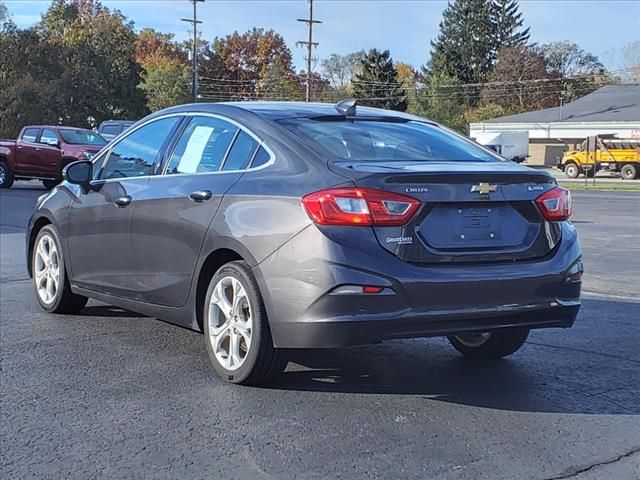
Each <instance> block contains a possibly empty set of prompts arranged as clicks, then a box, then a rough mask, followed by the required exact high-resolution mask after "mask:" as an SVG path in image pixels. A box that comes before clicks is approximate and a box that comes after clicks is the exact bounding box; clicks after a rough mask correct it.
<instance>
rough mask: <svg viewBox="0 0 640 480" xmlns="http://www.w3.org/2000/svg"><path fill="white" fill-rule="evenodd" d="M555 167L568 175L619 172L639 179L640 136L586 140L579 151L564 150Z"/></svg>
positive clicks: (630, 177) (629, 177)
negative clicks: (634, 137)
mask: <svg viewBox="0 0 640 480" xmlns="http://www.w3.org/2000/svg"><path fill="white" fill-rule="evenodd" d="M589 143H590V144H591V145H589ZM589 146H590V147H591V148H588V147H589ZM558 168H560V170H563V171H564V173H565V175H566V176H567V177H568V178H577V177H578V176H579V175H580V174H585V175H587V174H588V175H593V174H594V173H595V172H598V171H599V170H609V171H613V172H620V176H621V177H622V179H623V180H633V179H634V178H640V139H638V140H636V139H619V138H600V137H595V138H594V139H587V140H585V141H584V142H582V144H581V145H580V148H579V149H578V150H569V151H568V152H565V154H564V156H563V157H562V161H561V162H560V164H559V165H558Z"/></svg>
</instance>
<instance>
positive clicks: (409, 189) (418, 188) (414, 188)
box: [404, 187, 429, 193]
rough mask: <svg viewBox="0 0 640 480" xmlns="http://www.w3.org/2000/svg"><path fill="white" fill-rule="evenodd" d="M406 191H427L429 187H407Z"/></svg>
mask: <svg viewBox="0 0 640 480" xmlns="http://www.w3.org/2000/svg"><path fill="white" fill-rule="evenodd" d="M404 191H405V192H406V193H426V192H428V191H429V189H428V188H427V187H407V188H405V189H404Z"/></svg>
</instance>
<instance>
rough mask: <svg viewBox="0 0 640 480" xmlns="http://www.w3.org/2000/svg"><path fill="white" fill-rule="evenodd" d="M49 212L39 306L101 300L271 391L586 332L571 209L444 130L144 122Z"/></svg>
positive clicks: (325, 122) (358, 116) (272, 114)
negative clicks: (405, 357) (531, 336)
mask: <svg viewBox="0 0 640 480" xmlns="http://www.w3.org/2000/svg"><path fill="white" fill-rule="evenodd" d="M64 177H65V181H64V182H63V183H62V184H61V185H59V186H58V187H56V189H55V190H53V191H52V192H50V193H48V194H46V195H44V196H43V197H41V198H40V199H39V200H38V204H37V208H36V211H35V213H34V214H33V217H32V218H31V220H30V223H29V228H28V232H27V238H26V240H27V255H28V268H29V273H30V274H31V276H32V278H33V284H34V286H35V293H36V297H37V299H38V302H39V303H40V305H41V306H42V308H44V309H45V310H47V311H49V312H52V313H76V312H80V311H81V310H82V308H83V307H84V306H85V305H86V303H87V299H88V298H94V299H97V300H99V301H102V302H106V303H109V304H113V305H117V306H119V307H122V308H125V309H129V310H132V311H136V312H139V313H141V314H144V315H148V316H152V317H157V318H161V319H164V320H167V321H169V322H173V323H176V324H179V325H182V326H184V327H188V328H192V329H194V330H197V331H201V332H203V333H204V340H205V344H206V347H207V350H208V353H209V356H210V359H211V363H212V365H213V367H214V369H215V370H216V371H217V372H218V373H219V374H220V375H221V376H222V377H223V378H224V379H225V380H227V381H230V382H234V383H243V384H258V383H263V382H266V381H268V380H269V379H270V378H272V377H273V375H275V374H277V373H279V372H280V371H282V369H283V368H284V366H285V364H286V356H285V352H286V351H287V349H292V348H321V347H322V348H327V347H346V346H352V345H361V344H369V343H375V342H380V341H383V340H387V339H397V338H413V337H427V336H447V337H448V338H449V341H450V343H451V344H452V345H453V347H454V348H455V349H456V350H458V351H459V352H460V353H462V354H463V355H465V356H466V357H470V358H478V359H482V358H497V357H503V356H506V355H509V354H511V353H513V352H515V351H516V350H518V349H519V348H520V347H521V346H522V345H523V343H524V342H525V340H526V338H527V335H528V332H529V330H530V329H532V328H545V327H570V326H571V325H572V324H573V322H574V320H575V318H576V315H577V313H578V309H579V306H580V300H579V297H580V282H581V276H582V262H581V256H580V247H579V244H578V238H577V236H576V231H575V229H574V227H573V226H572V224H571V223H570V222H569V217H570V215H571V196H570V194H569V192H568V191H567V190H565V189H563V188H560V187H558V186H557V184H556V182H555V180H554V179H553V178H552V177H551V176H549V175H548V174H547V173H545V172H542V171H538V170H534V169H531V168H527V167H524V166H521V165H518V164H516V163H513V162H511V161H507V160H504V159H503V158H501V157H499V156H497V155H496V154H495V153H493V152H492V151H490V150H487V149H485V148H484V147H481V146H479V145H477V144H475V143H473V142H471V141H469V140H467V139H466V138H464V137H462V136H461V135H458V134H457V133H454V132H453V131H450V130H448V129H446V128H444V127H442V126H440V125H438V124H436V123H433V122H430V121H428V120H425V119H422V118H419V117H415V116H411V115H407V114H403V113H398V112H391V111H385V110H378V109H372V108H365V107H359V106H356V103H355V101H350V100H345V101H342V102H339V103H338V104H336V105H331V104H308V103H283V102H279V103H273V102H246V103H244V102H243V103H226V104H194V105H183V106H179V107H175V108H170V109H168V110H163V111H161V112H157V113H155V114H153V115H150V116H148V117H146V118H145V119H143V120H141V121H140V122H138V123H137V124H136V125H134V126H133V127H131V128H130V129H129V130H127V131H126V132H125V133H123V134H122V135H120V136H119V137H117V138H116V139H114V140H113V141H112V142H111V143H110V144H109V145H107V146H106V147H105V148H104V149H103V150H102V151H101V152H100V153H99V154H98V155H96V157H95V158H94V159H93V160H91V161H79V162H75V163H73V164H70V165H68V166H67V167H66V169H65V172H64Z"/></svg>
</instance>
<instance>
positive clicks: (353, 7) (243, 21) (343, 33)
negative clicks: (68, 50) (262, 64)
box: [0, 0, 640, 69]
mask: <svg viewBox="0 0 640 480" xmlns="http://www.w3.org/2000/svg"><path fill="white" fill-rule="evenodd" d="M0 1H2V2H4V3H5V5H6V6H7V8H8V10H9V13H10V14H11V15H12V17H13V20H14V21H15V22H16V23H17V24H18V26H19V27H28V26H30V25H33V24H34V23H36V22H38V21H39V20H40V15H41V14H42V13H43V12H44V11H46V9H47V7H48V6H49V4H50V2H49V1H44V0H0ZM102 3H103V5H105V6H107V7H109V8H113V9H118V10H120V11H122V13H123V14H124V15H126V16H127V17H128V18H129V19H130V20H133V21H134V22H135V26H136V28H137V29H142V28H146V27H151V28H154V29H156V30H159V31H162V32H167V33H173V34H175V36H176V38H177V39H179V40H182V39H185V38H188V36H189V25H188V24H186V23H185V22H181V21H180V19H181V18H185V17H186V18H190V17H191V16H192V14H193V7H192V4H191V3H190V2H189V1H188V0H102ZM519 4H520V11H521V12H522V14H523V17H524V20H525V24H526V25H527V26H529V27H531V41H532V42H535V43H538V44H542V43H547V42H551V41H559V40H569V41H571V42H574V43H577V44H578V45H580V47H582V48H583V49H585V50H587V51H589V52H591V53H593V54H595V55H597V56H598V57H599V58H600V60H601V61H602V62H603V63H604V64H605V65H606V66H607V67H608V68H610V69H615V68H616V65H615V57H614V54H613V52H619V51H620V50H621V49H622V47H624V45H626V44H628V43H629V42H632V41H635V40H640V0H520V2H519ZM307 5H308V4H307V1H306V0H206V1H205V3H199V4H198V11H199V13H198V16H199V18H200V19H201V20H202V21H203V22H204V23H203V24H202V25H200V28H201V29H202V33H203V36H204V38H205V39H207V40H213V38H215V37H216V36H225V35H227V34H229V33H232V32H233V31H234V30H237V31H239V32H244V31H246V30H248V29H250V28H252V27H254V26H256V27H263V28H265V29H271V28H273V29H274V30H276V31H277V32H278V33H280V34H281V35H282V36H283V37H284V39H285V41H286V42H287V45H288V46H289V48H290V49H291V52H292V54H293V59H294V63H295V65H296V67H297V68H298V69H302V68H303V65H304V57H305V51H304V49H302V48H299V47H296V45H295V42H296V41H298V40H306V37H307V31H306V25H305V24H303V23H301V22H297V21H296V19H297V18H306V16H307V15H308V6H307ZM446 6H447V1H443V0H315V1H314V17H315V18H317V19H318V20H322V21H323V23H322V24H319V25H316V26H315V27H314V41H317V42H319V46H318V47H317V50H316V53H315V55H314V56H315V57H316V58H318V59H320V60H321V59H323V58H326V57H328V56H329V55H330V54H332V53H339V54H346V53H350V52H353V51H356V50H360V49H365V50H368V49H370V48H379V49H389V50H390V51H391V55H392V57H393V58H394V60H395V61H403V62H407V63H409V64H411V65H413V66H414V67H419V66H421V65H423V64H424V63H425V62H426V61H427V59H428V57H429V51H430V41H431V40H432V39H433V38H434V37H435V36H436V35H437V33H438V24H439V23H440V21H441V19H442V11H443V10H444V9H445V8H446Z"/></svg>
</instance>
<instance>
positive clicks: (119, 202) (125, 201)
mask: <svg viewBox="0 0 640 480" xmlns="http://www.w3.org/2000/svg"><path fill="white" fill-rule="evenodd" d="M113 203H115V204H116V207H118V208H123V207H126V206H127V205H129V204H130V203H131V197H130V196H129V195H125V196H124V197H118V198H116V199H115V200H114V201H113Z"/></svg>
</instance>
